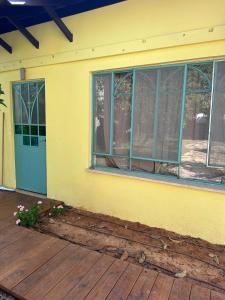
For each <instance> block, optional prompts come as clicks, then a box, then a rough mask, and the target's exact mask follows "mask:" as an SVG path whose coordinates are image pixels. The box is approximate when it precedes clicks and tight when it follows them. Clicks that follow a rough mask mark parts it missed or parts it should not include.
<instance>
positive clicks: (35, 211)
mask: <svg viewBox="0 0 225 300" xmlns="http://www.w3.org/2000/svg"><path fill="white" fill-rule="evenodd" d="M41 208H42V201H38V202H37V203H35V204H33V205H32V206H31V208H30V209H26V208H25V206H23V205H18V206H17V211H16V212H14V217H17V220H16V224H17V225H22V226H25V227H32V226H34V225H36V224H37V222H38V220H39V214H40V210H41Z"/></svg>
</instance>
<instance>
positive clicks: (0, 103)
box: [0, 84, 6, 107]
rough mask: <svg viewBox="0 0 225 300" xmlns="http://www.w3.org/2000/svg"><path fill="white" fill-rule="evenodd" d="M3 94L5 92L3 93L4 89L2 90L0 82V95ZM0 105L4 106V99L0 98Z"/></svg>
mask: <svg viewBox="0 0 225 300" xmlns="http://www.w3.org/2000/svg"><path fill="white" fill-rule="evenodd" d="M4 94H5V93H4V91H3V90H2V86H1V84H0V96H2V95H4ZM0 105H3V106H5V107H6V105H5V101H4V100H3V99H0Z"/></svg>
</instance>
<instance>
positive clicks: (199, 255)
mask: <svg viewBox="0 0 225 300" xmlns="http://www.w3.org/2000/svg"><path fill="white" fill-rule="evenodd" d="M38 229H39V230H40V231H42V232H45V233H48V234H53V235H56V236H58V237H60V238H63V239H65V240H68V241H70V242H72V243H75V244H79V245H82V246H84V247H87V248H89V249H92V250H95V251H99V252H101V253H106V254H108V255H111V256H114V257H117V258H120V259H121V260H127V261H130V262H133V263H136V264H139V265H142V266H144V267H146V268H150V269H155V270H157V271H160V272H163V273H166V274H169V275H172V276H175V277H178V278H183V277H187V278H190V279H191V280H197V281H198V283H202V284H203V285H206V286H207V287H210V288H214V289H215V290H219V291H220V292H221V291H222V292H224V293H225V246H221V245H214V244H210V243H208V242H206V241H203V240H201V239H195V238H191V237H188V236H181V235H178V234H176V233H174V232H169V231H166V230H162V229H158V228H152V227H148V226H146V225H142V224H140V223H134V222H129V221H124V220H120V219H118V218H114V217H110V216H105V215H100V214H94V213H90V212H88V211H84V210H80V209H75V208H69V207H67V208H66V209H65V214H64V215H63V216H60V217H57V218H54V219H52V218H48V217H46V216H45V217H43V218H42V221H41V223H40V224H39V227H38Z"/></svg>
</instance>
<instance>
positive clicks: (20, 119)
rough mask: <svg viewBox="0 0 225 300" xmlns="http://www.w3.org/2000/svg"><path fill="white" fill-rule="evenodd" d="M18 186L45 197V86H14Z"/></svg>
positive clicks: (24, 83)
mask: <svg viewBox="0 0 225 300" xmlns="http://www.w3.org/2000/svg"><path fill="white" fill-rule="evenodd" d="M13 102H14V126H15V160H16V186H17V188H18V189H23V190H27V191H32V192H35V193H40V194H46V193H47V187H46V126H45V82H44V81H43V80H38V81H27V82H22V83H14V84H13Z"/></svg>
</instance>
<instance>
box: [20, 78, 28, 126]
mask: <svg viewBox="0 0 225 300" xmlns="http://www.w3.org/2000/svg"><path fill="white" fill-rule="evenodd" d="M20 88H21V105H22V122H23V123H25V124H29V109H30V102H29V95H28V84H27V83H23V84H21V85H20Z"/></svg>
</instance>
